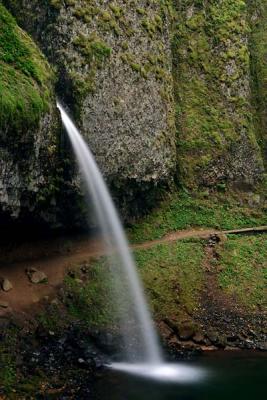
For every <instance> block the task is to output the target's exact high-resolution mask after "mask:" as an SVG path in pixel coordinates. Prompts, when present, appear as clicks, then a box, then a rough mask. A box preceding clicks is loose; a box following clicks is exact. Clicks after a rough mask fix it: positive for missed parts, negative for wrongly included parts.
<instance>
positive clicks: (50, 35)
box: [2, 0, 267, 215]
mask: <svg viewBox="0 0 267 400" xmlns="http://www.w3.org/2000/svg"><path fill="white" fill-rule="evenodd" d="M3 3H4V4H5V5H6V6H7V7H8V8H9V9H10V11H11V12H12V13H13V15H15V16H16V19H17V21H18V23H19V24H20V26H22V27H23V28H24V29H25V30H26V31H27V32H28V33H30V34H31V35H32V37H33V38H34V39H35V40H36V42H37V43H38V44H39V46H40V47H41V49H42V50H43V52H44V53H45V54H46V56H47V58H48V60H49V61H50V63H51V64H52V65H54V66H55V69H56V76H57V80H56V84H55V86H56V90H57V92H58V93H59V94H60V96H61V97H62V99H63V101H64V102H65V103H66V104H67V105H68V106H69V109H70V111H71V112H72V113H73V115H74V117H75V120H76V121H77V124H78V125H79V127H80V128H81V131H82V133H83V135H84V136H85V137H86V138H87V141H88V143H89V144H90V147H91V148H92V150H93V152H94V153H95V155H96V158H97V161H98V163H99V164H100V167H101V169H102V171H103V172H104V174H105V177H106V178H107V179H108V181H109V184H110V186H111V187H112V189H113V193H114V195H115V197H117V199H118V202H119V204H120V206H121V208H122V209H123V211H124V215H129V214H138V213H139V212H140V210H142V208H144V209H145V208H146V207H147V206H148V205H150V204H153V203H154V202H155V197H156V195H157V192H158V191H159V189H160V188H162V187H163V188H166V187H168V186H169V185H170V184H171V183H172V180H173V177H175V178H176V177H177V176H178V180H179V181H180V182H181V183H182V184H183V185H185V186H188V187H189V188H193V189H196V188H198V187H199V186H207V187H212V188H217V187H219V186H222V185H223V186H226V185H228V184H229V185H232V186H234V187H236V188H242V189H245V190H254V188H255V187H256V186H257V184H258V183H259V182H261V181H262V177H263V174H264V159H265V160H266V107H265V100H266V93H267V92H266V73H267V72H266V71H267V68H266V62H265V58H266V57H265V55H266V41H265V36H266V33H265V32H266V29H265V27H266V20H267V17H266V6H265V2H264V1H263V0H255V1H249V0H247V1H246V2H245V1H242V0H226V1H218V2H213V1H205V2H202V1H193V0H173V1H170V0H163V1H153V2H148V1H145V0H140V1H138V2H136V1H127V2H126V1H123V0H114V1H112V2H110V1H106V0H104V1H100V0H90V1H89V0H87V1H85V0H65V1H63V0H38V1H37V0H21V1H18V0H4V1H3ZM32 46H33V45H32ZM34 48H35V47H34ZM36 51H37V50H36ZM43 68H44V69H45V70H46V71H50V68H49V66H48V64H47V63H46V62H45V61H43ZM31 79H35V78H34V77H32V78H31ZM38 85H39V83H38V82H37V86H38ZM35 88H36V85H35ZM48 103H49V101H48ZM49 104H50V111H49V112H50V114H49V112H48V111H46V112H43V113H41V114H40V117H38V118H39V119H38V118H37V119H38V121H39V122H38V124H39V128H40V126H42V125H43V122H41V121H46V125H47V127H46V128H45V130H46V131H47V129H48V131H49V130H50V126H53V128H51V129H52V130H53V129H54V127H55V126H56V124H54V123H52V122H51V121H52V120H51V118H52V115H53V111H52V109H53V107H54V106H51V102H50V103H49ZM51 107H52V108H51ZM175 109H176V127H175V111H174V110H175ZM3 110H4V108H3ZM24 114H25V115H26V114H27V115H28V112H26V113H24ZM29 115H31V113H30V114H29ZM38 115H39V114H38ZM49 115H50V120H49ZM49 121H50V122H49ZM38 124H37V125H38ZM40 124H41V125H40ZM18 125H20V123H19V122H18ZM37 125H30V129H29V131H32V129H34V130H35V131H36V126H37ZM33 126H34V128H33ZM39 128H38V129H39ZM16 129H17V128H16ZM19 129H20V128H19ZM19 129H18V131H19ZM40 129H41V128H40ZM38 132H39V131H38ZM40 132H41V130H40ZM52 136H53V134H52ZM31 137H32V138H34V135H32V136H31ZM45 137H46V140H48V139H47V138H48V137H49V136H47V135H45ZM53 137H55V136H53ZM37 143H39V144H40V146H43V147H44V148H45V149H47V148H49V144H48V143H47V142H45V140H44V138H43V139H41V136H40V140H39V141H38V140H36V139H35V138H34V139H33V141H32V145H33V146H38V144H37ZM4 147H5V150H3V151H5V152H6V151H8V150H7V149H8V147H7V146H6V145H5V146H4ZM55 149H57V150H58V143H55ZM55 151H56V150H55ZM33 153H34V152H33ZM34 157H35V159H29V160H28V165H29V166H28V170H30V169H31V168H32V170H33V171H35V173H36V171H38V168H36V161H34V160H37V159H38V157H37V156H36V155H35V156H34ZM10 160H11V159H10V157H9V156H5V161H4V165H5V168H6V166H7V165H10V162H11V161H10ZM52 165H53V163H52ZM52 169H53V167H52ZM14 170H15V169H14ZM18 170H19V171H21V170H22V169H21V167H18ZM28 170H26V172H25V177H26V176H27V179H28V181H27V179H26V178H25V179H24V178H22V177H21V176H19V172H18V173H17V174H16V177H14V178H12V179H11V178H8V180H9V181H10V182H11V181H12V180H13V181H14V184H13V187H14V188H15V187H16V188H17V187H20V186H21V185H22V186H23V187H26V186H27V185H28V182H29V176H31V173H30V172H29V171H28ZM177 170H178V172H177ZM49 173H51V170H50V172H49ZM39 175H40V173H39ZM56 176H58V174H56ZM57 179H58V178H57ZM60 179H61V178H60ZM64 179H65V178H64ZM30 180H32V179H30ZM33 181H34V179H33ZM35 181H36V180H35ZM65 181H66V179H65ZM70 181H71V177H70V179H69V182H70ZM15 182H16V183H15ZM74 183H75V182H74ZM43 184H44V185H47V182H46V181H45V180H43ZM2 186H3V189H2V190H3V191H4V192H5V191H6V189H5V187H6V184H3V185H2ZM39 186H40V185H39ZM39 186H38V187H39ZM14 190H15V191H16V190H17V189H14ZM19 190H20V189H19ZM34 190H36V191H38V190H39V189H34ZM74 192H75V190H74ZM74 192H73V193H74ZM4 196H6V195H4ZM48 197H49V196H48ZM18 198H19V196H17V195H16V196H15V200H14V202H15V203H16V202H18V201H19V200H17V199H18ZM5 201H6V207H11V208H12V207H13V206H11V204H13V203H14V202H13V200H11V197H10V196H9V198H7V197H6V200H5ZM35 201H36V199H35V200H33V202H32V203H33V204H34V203H35ZM3 204H4V201H3ZM13 208H14V210H15V208H16V207H15V206H14V207H13ZM17 210H19V206H18V208H17ZM12 212H13V211H12ZM14 212H15V213H17V212H18V211H14Z"/></svg>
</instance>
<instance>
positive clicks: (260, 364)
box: [92, 352, 267, 400]
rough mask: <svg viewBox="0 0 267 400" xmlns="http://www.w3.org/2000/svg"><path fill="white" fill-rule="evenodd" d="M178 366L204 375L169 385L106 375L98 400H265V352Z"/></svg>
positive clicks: (214, 357) (221, 356)
mask: <svg viewBox="0 0 267 400" xmlns="http://www.w3.org/2000/svg"><path fill="white" fill-rule="evenodd" d="M181 365H187V366H190V367H196V368H200V369H203V370H204V371H205V372H206V375H205V377H204V378H202V379H201V380H199V381H197V382H191V383H177V384H173V383H172V384H170V383H166V382H165V383H164V382H161V383H160V382H156V381H151V380H147V379H142V378H138V377H136V376H130V375H127V374H125V373H118V372H112V371H110V372H107V373H106V374H105V375H104V376H102V377H100V378H99V379H98V380H97V382H96V383H95V387H94V391H93V397H92V398H93V399H97V400H239V399H240V400H261V399H264V400H265V399H267V353H247V352H225V353H213V354H209V355H205V356H201V357H200V358H198V359H195V360H192V361H186V362H185V361H182V362H181Z"/></svg>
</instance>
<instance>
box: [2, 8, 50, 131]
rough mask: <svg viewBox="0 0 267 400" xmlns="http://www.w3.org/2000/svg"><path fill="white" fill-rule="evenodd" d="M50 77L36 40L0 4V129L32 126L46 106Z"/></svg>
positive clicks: (18, 128) (17, 128) (48, 96)
mask: <svg viewBox="0 0 267 400" xmlns="http://www.w3.org/2000/svg"><path fill="white" fill-rule="evenodd" d="M52 79H53V75H52V72H51V70H50V68H49V66H48V64H47V62H46V61H45V59H44V58H43V56H42V55H41V53H40V52H39V51H38V49H37V48H36V46H35V44H34V43H33V42H32V41H31V40H30V39H29V37H28V36H27V35H26V34H25V33H24V32H23V31H22V30H21V29H20V28H19V27H18V26H17V25H16V22H15V20H14V19H13V17H12V16H11V15H10V14H9V13H8V12H7V10H6V9H5V8H4V7H3V5H2V4H0V92H1V97H0V129H1V130H3V131H4V132H5V131H7V130H12V128H14V129H15V130H16V131H21V130H22V129H25V128H26V127H28V128H32V126H33V125H34V124H35V123H36V122H37V121H38V120H39V117H40V115H41V114H42V113H43V112H44V111H45V110H46V109H47V107H48V101H49V98H50V81H51V80H52Z"/></svg>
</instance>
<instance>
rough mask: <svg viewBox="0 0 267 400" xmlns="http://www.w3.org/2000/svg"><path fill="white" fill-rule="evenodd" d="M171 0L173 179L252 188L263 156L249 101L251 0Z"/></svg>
mask: <svg viewBox="0 0 267 400" xmlns="http://www.w3.org/2000/svg"><path fill="white" fill-rule="evenodd" d="M175 3H176V6H177V11H178V18H179V24H178V29H177V33H176V39H175V46H174V58H175V75H176V79H175V83H176V88H175V92H176V99H177V104H178V107H177V123H178V146H179V150H178V156H179V167H180V179H181V180H182V181H183V182H184V183H185V184H186V185H188V186H190V187H196V186H198V185H199V184H204V185H207V186H213V185H216V184H218V183H219V184H220V183H225V182H231V183H233V184H234V185H235V186H236V187H242V188H246V189H247V188H252V187H254V186H255V184H256V183H257V182H258V181H259V180H260V179H261V176H262V173H263V160H262V156H261V151H260V145H261V141H260V140H259V135H258V125H257V124H256V123H255V118H254V117H255V113H256V109H255V107H254V106H253V102H252V91H251V86H252V82H253V80H252V76H251V62H253V59H254V60H255V57H256V58H257V57H258V53H259V51H260V50H261V49H262V47H263V46H264V44H263V42H262V44H260V43H258V42H257V43H256V46H257V48H254V49H253V52H251V49H250V45H249V43H250V38H251V25H250V13H251V11H250V8H251V7H250V3H251V2H249V1H247V2H245V1H243V0H226V1H207V2H204V1H191V0H176V1H175ZM261 3H262V4H263V2H261ZM262 7H263V5H262ZM258 19H259V20H260V15H258ZM260 24H261V22H259V21H258V26H259V25H260ZM265 24H266V23H265ZM260 29H261V28H259V30H260ZM255 35H256V33H255ZM258 35H259V33H258ZM260 68H261V69H262V68H264V67H262V66H261V67H260ZM259 74H260V75H261V76H262V71H261V72H260V71H259ZM261 92H262V89H261ZM260 97H261V100H260V102H262V101H263V97H262V95H260ZM265 129H266V125H265Z"/></svg>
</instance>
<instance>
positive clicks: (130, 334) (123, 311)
mask: <svg viewBox="0 0 267 400" xmlns="http://www.w3.org/2000/svg"><path fill="white" fill-rule="evenodd" d="M58 108H59V110H60V113H61V118H62V122H63V125H64V127H65V129H66V131H67V133H68V136H69V139H70V142H71V145H72V148H73V151H74V154H75V156H76V159H77V162H78V164H79V167H80V171H81V174H82V177H83V180H84V182H85V186H86V190H87V191H88V194H89V196H90V199H91V202H92V204H93V208H94V211H95V214H96V217H97V221H98V223H99V226H100V228H101V232H102V235H103V238H104V241H105V244H106V247H107V254H108V255H109V262H110V264H111V270H112V275H113V279H112V282H114V283H115V284H114V287H113V292H112V294H111V295H112V296H113V301H114V303H115V305H116V308H117V311H118V315H119V324H120V331H121V334H122V337H123V341H124V348H125V355H124V360H120V361H122V362H114V363H113V364H111V366H110V367H111V368H112V369H113V370H117V371H121V372H123V373H128V374H131V375H140V376H143V377H146V378H148V379H152V380H160V381H172V382H188V381H197V380H199V379H202V378H203V376H204V375H205V373H204V371H203V370H202V369H199V368H195V367H191V366H188V365H181V364H179V365H177V364H167V363H165V362H164V361H163V357H162V354H161V348H160V345H159V343H158V337H157V334H156V331H155V329H154V326H153V322H152V319H151V315H150V312H149V310H148V306H147V303H146V299H145V295H144V290H143V287H142V284H141V282H140V280H139V278H138V274H137V270H136V266H135V263H134V260H133V256H132V254H131V251H130V249H129V245H128V242H127V239H126V236H125V233H124V231H123V227H122V224H121V222H120V219H119V216H118V213H117V211H116V209H115V206H114V204H113V201H112V199H111V196H110V194H109V191H108V189H107V186H106V184H105V182H104V179H103V177H102V175H101V173H100V171H99V169H98V166H97V164H96V162H95V160H94V157H93V154H92V152H91V151H90V149H89V148H88V145H87V144H86V142H85V141H84V139H83V138H82V136H81V134H80V133H79V131H78V129H77V128H76V127H75V125H74V123H73V122H72V121H71V119H70V117H69V116H68V114H67V113H66V111H65V110H64V108H63V107H62V106H61V105H60V104H58ZM90 206H91V204H90ZM88 312H90V310H88Z"/></svg>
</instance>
